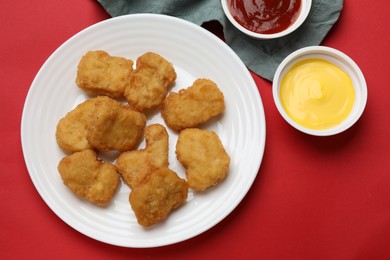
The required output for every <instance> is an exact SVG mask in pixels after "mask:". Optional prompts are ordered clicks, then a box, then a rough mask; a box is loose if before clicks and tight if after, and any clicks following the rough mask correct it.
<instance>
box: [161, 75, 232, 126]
mask: <svg viewBox="0 0 390 260" xmlns="http://www.w3.org/2000/svg"><path fill="white" fill-rule="evenodd" d="M224 109H225V102H224V96H223V93H222V92H221V91H220V90H219V88H218V86H217V85H216V84H215V83H214V82H213V81H211V80H209V79H197V80H196V81H195V82H194V83H193V85H192V86H190V87H188V88H187V89H181V90H180V91H179V92H178V93H175V92H171V93H170V94H169V95H168V97H167V98H166V99H165V101H164V103H163V106H162V111H161V115H162V117H163V118H164V120H165V123H166V124H167V125H168V126H169V127H170V128H171V129H173V130H175V131H180V130H182V129H184V128H191V127H196V126H199V125H200V124H203V123H205V122H207V121H208V120H209V119H210V118H212V117H214V116H217V115H219V114H221V113H222V112H223V111H224Z"/></svg>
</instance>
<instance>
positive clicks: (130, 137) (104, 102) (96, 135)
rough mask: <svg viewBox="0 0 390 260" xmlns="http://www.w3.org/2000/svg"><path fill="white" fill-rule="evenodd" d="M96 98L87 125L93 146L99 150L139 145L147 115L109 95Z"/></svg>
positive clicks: (128, 148)
mask: <svg viewBox="0 0 390 260" xmlns="http://www.w3.org/2000/svg"><path fill="white" fill-rule="evenodd" d="M96 99H97V101H96V102H95V109H94V113H93V115H92V118H91V119H90V120H89V122H88V125H87V130H88V131H87V140H88V142H89V143H90V144H91V146H92V147H94V148H96V149H98V150H99V151H112V150H118V151H127V150H131V149H133V148H134V147H135V146H136V145H138V143H139V141H140V140H141V138H142V135H143V131H144V128H145V125H146V116H145V115H144V114H143V113H140V112H138V111H135V110H133V109H131V108H130V107H129V106H127V105H124V104H122V103H120V102H118V101H116V100H114V99H111V98H109V97H106V96H100V97H97V98H96Z"/></svg>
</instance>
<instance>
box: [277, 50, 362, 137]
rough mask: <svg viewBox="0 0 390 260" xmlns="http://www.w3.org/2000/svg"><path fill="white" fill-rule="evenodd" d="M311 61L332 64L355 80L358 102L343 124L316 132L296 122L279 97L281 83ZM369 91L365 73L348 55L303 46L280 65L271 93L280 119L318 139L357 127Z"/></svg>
mask: <svg viewBox="0 0 390 260" xmlns="http://www.w3.org/2000/svg"><path fill="white" fill-rule="evenodd" d="M309 58H320V59H323V60H326V61H328V62H331V63H333V64H334V65H336V66H338V67H339V68H341V69H342V70H343V71H345V72H346V73H347V74H348V75H349V77H350V78H351V79H352V82H353V87H354V90H355V102H354V105H353V108H352V111H351V112H350V114H349V115H348V117H347V118H346V119H345V120H344V121H343V122H341V123H340V124H338V125H336V126H334V127H331V128H328V129H323V130H316V129H311V128H307V127H304V126H302V125H300V124H298V123H296V122H295V121H294V120H292V119H291V118H290V117H289V116H288V115H287V113H286V112H285V110H284V108H283V106H282V103H281V101H280V96H279V91H280V83H281V81H282V79H283V77H284V75H285V74H286V73H287V71H288V70H289V69H290V68H291V67H292V66H293V65H294V64H296V63H297V62H299V61H302V60H306V59H309ZM367 92H368V91H367V83H366V80H365V77H364V75H363V73H362V71H361V70H360V68H359V66H358V65H357V64H356V63H355V61H354V60H352V59H351V58H350V57H349V56H348V55H346V54H345V53H343V52H341V51H339V50H337V49H334V48H331V47H326V46H309V47H304V48H301V49H298V50H296V51H294V52H293V53H291V54H290V55H288V56H287V57H286V58H285V59H284V60H283V61H282V62H281V63H280V64H279V66H278V68H277V70H276V72H275V75H274V78H273V83H272V94H273V98H274V102H275V105H276V107H277V109H278V111H279V113H280V114H281V116H282V117H283V118H284V119H285V120H286V121H287V122H288V123H289V124H290V125H291V126H293V127H294V128H296V129H297V130H299V131H301V132H303V133H306V134H310V135H315V136H330V135H335V134H338V133H341V132H344V131H345V130H347V129H349V128H350V127H351V126H352V125H354V124H355V123H356V122H357V120H358V119H359V118H360V117H361V115H362V114H363V111H364V109H365V107H366V104H367V99H368V93H367Z"/></svg>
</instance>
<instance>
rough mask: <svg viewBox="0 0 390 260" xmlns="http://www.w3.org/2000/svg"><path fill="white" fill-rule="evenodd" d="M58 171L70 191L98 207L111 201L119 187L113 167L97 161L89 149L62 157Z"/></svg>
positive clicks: (93, 152) (117, 177) (117, 176)
mask: <svg viewBox="0 0 390 260" xmlns="http://www.w3.org/2000/svg"><path fill="white" fill-rule="evenodd" d="M58 171H59V173H60V175H61V178H62V180H63V182H64V184H65V185H66V186H67V187H68V188H69V189H70V190H71V191H73V192H74V193H75V194H76V195H77V196H79V197H81V198H83V199H86V200H88V201H89V202H91V203H94V204H96V205H99V206H104V205H106V204H107V203H108V202H109V201H110V200H111V199H112V197H113V196H114V194H115V191H116V189H117V187H118V185H119V175H118V173H117V171H116V168H115V166H114V165H112V164H110V163H104V162H101V161H99V160H98V159H97V155H96V152H95V151H93V150H91V149H87V150H83V151H81V152H76V153H74V154H72V155H69V156H66V157H64V158H63V159H62V160H61V161H60V163H59V164H58Z"/></svg>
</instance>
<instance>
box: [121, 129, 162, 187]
mask: <svg viewBox="0 0 390 260" xmlns="http://www.w3.org/2000/svg"><path fill="white" fill-rule="evenodd" d="M145 139H146V147H145V149H143V150H136V151H128V152H124V153H122V154H121V155H119V157H118V159H117V161H116V162H115V164H116V166H117V168H118V172H119V174H120V175H121V177H122V179H123V181H124V182H125V183H126V184H127V185H128V186H129V187H130V188H134V187H135V186H137V185H139V183H142V182H143V181H144V180H145V178H146V177H147V176H148V175H149V174H151V172H153V171H154V170H156V169H159V168H165V167H168V133H167V130H166V129H165V127H164V126H162V125H160V124H152V125H149V126H148V127H146V129H145Z"/></svg>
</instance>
